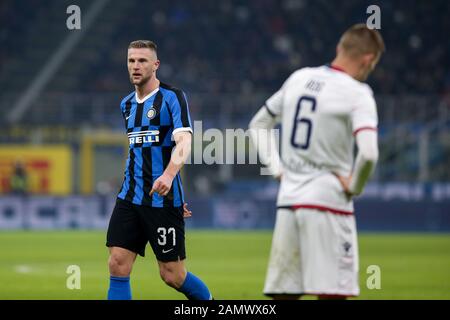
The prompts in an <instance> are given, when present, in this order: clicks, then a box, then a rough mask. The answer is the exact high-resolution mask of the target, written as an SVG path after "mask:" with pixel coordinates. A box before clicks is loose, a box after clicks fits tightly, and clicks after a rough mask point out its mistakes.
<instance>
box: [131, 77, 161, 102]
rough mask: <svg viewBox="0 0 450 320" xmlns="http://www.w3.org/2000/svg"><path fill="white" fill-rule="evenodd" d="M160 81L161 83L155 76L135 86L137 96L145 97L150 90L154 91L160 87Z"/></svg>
mask: <svg viewBox="0 0 450 320" xmlns="http://www.w3.org/2000/svg"><path fill="white" fill-rule="evenodd" d="M159 83H160V81H159V80H158V79H157V78H156V77H153V78H151V79H150V80H149V81H148V82H147V83H145V84H144V85H143V86H134V88H135V89H136V94H137V97H138V98H139V99H143V98H144V97H146V96H147V95H148V94H149V93H150V92H152V91H154V90H155V89H156V88H158V87H159Z"/></svg>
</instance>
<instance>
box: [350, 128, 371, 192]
mask: <svg viewBox="0 0 450 320" xmlns="http://www.w3.org/2000/svg"><path fill="white" fill-rule="evenodd" d="M356 145H357V146H358V154H357V156H356V162H355V166H354V168H353V173H352V175H351V179H350V181H349V184H348V193H350V194H351V195H359V194H361V192H362V191H363V190H364V186H365V185H366V183H367V181H368V180H369V178H370V176H371V175H372V172H373V171H374V169H375V166H376V164H377V161H378V136H377V131H376V130H362V131H359V132H358V133H357V134H356Z"/></svg>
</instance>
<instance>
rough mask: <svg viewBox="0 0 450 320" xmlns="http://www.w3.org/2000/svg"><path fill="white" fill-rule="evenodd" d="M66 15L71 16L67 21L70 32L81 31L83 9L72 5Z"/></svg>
mask: <svg viewBox="0 0 450 320" xmlns="http://www.w3.org/2000/svg"><path fill="white" fill-rule="evenodd" d="M66 13H67V14H69V16H68V17H67V20H66V26H67V29H69V30H80V29H81V9H80V7H79V6H77V5H75V4H72V5H70V6H68V7H67V9H66Z"/></svg>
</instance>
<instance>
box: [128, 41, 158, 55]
mask: <svg viewBox="0 0 450 320" xmlns="http://www.w3.org/2000/svg"><path fill="white" fill-rule="evenodd" d="M131 48H134V49H143V48H147V49H150V50H153V51H155V53H156V49H158V47H157V46H156V43H154V42H153V41H150V40H135V41H131V42H130V44H129V45H128V49H131Z"/></svg>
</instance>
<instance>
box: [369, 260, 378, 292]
mask: <svg viewBox="0 0 450 320" xmlns="http://www.w3.org/2000/svg"><path fill="white" fill-rule="evenodd" d="M366 273H367V274H368V275H369V276H368V277H367V280H366V286H367V289H369V290H374V289H376V290H380V289H381V268H380V266H377V265H370V266H368V267H367V270H366Z"/></svg>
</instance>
